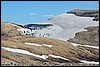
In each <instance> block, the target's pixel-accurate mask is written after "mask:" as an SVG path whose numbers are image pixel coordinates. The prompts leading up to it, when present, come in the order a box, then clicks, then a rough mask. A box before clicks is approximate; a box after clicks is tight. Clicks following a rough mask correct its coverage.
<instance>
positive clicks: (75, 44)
mask: <svg viewBox="0 0 100 67" xmlns="http://www.w3.org/2000/svg"><path fill="white" fill-rule="evenodd" d="M71 44H72V45H73V46H76V47H77V46H84V47H90V48H96V49H99V47H98V46H90V45H81V44H77V43H71Z"/></svg>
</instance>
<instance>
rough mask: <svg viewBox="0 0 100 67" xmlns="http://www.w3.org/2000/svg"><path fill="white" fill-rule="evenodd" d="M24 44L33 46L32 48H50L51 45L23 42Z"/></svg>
mask: <svg viewBox="0 0 100 67" xmlns="http://www.w3.org/2000/svg"><path fill="white" fill-rule="evenodd" d="M25 44H28V45H34V46H47V47H52V45H47V44H36V43H28V42H25Z"/></svg>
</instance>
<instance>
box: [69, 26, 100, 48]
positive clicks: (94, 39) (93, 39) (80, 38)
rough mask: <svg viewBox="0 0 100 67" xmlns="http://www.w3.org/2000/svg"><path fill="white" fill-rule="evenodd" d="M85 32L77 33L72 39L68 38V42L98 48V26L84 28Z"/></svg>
mask: <svg viewBox="0 0 100 67" xmlns="http://www.w3.org/2000/svg"><path fill="white" fill-rule="evenodd" d="M85 29H87V31H82V32H78V33H76V34H75V37H74V38H70V39H69V40H68V41H71V42H75V43H80V44H88V45H94V46H99V26H91V27H87V28H85Z"/></svg>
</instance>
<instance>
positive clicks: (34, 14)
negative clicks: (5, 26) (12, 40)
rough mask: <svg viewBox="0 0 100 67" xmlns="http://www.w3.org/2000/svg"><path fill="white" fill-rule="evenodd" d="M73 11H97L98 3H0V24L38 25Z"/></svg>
mask: <svg viewBox="0 0 100 67" xmlns="http://www.w3.org/2000/svg"><path fill="white" fill-rule="evenodd" d="M73 9H83V10H98V9H99V1H1V22H12V23H16V24H23V25H24V24H30V23H31V24H32V23H40V22H43V21H45V20H48V19H49V18H52V17H54V16H56V15H59V14H62V13H66V12H68V11H70V10H73Z"/></svg>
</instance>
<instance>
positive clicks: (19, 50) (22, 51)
mask: <svg viewBox="0 0 100 67" xmlns="http://www.w3.org/2000/svg"><path fill="white" fill-rule="evenodd" d="M1 48H2V49H4V50H7V51H11V52H14V53H21V54H27V55H31V56H35V57H38V58H42V59H47V58H48V56H46V55H42V56H40V55H36V54H34V53H30V52H29V51H26V50H22V49H15V48H8V47H1Z"/></svg>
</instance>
